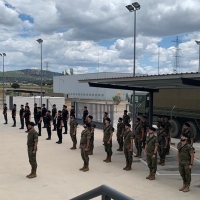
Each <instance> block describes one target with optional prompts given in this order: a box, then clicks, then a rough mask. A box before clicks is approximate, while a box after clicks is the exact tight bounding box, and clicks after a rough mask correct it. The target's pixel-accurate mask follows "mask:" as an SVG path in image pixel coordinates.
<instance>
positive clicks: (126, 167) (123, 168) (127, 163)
mask: <svg viewBox="0 0 200 200" xmlns="http://www.w3.org/2000/svg"><path fill="white" fill-rule="evenodd" d="M127 167H128V162H126V167H124V168H123V170H126V168H127Z"/></svg>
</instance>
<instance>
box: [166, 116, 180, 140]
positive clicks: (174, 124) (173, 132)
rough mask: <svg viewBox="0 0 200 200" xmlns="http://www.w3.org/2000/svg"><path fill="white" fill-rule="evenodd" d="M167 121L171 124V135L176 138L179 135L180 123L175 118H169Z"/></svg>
mask: <svg viewBox="0 0 200 200" xmlns="http://www.w3.org/2000/svg"><path fill="white" fill-rule="evenodd" d="M169 122H170V123H171V126H172V129H171V137H172V138H177V137H178V136H179V135H180V132H181V125H180V123H179V122H178V121H177V120H175V119H172V120H169Z"/></svg>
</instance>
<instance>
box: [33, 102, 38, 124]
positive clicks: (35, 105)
mask: <svg viewBox="0 0 200 200" xmlns="http://www.w3.org/2000/svg"><path fill="white" fill-rule="evenodd" d="M33 115H34V121H35V125H37V103H34V111H33Z"/></svg>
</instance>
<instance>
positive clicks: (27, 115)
mask: <svg viewBox="0 0 200 200" xmlns="http://www.w3.org/2000/svg"><path fill="white" fill-rule="evenodd" d="M24 118H25V124H26V128H27V131H25V132H26V133H28V123H29V122H30V120H31V112H30V108H29V106H26V107H25V113H24Z"/></svg>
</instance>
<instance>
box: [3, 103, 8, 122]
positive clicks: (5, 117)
mask: <svg viewBox="0 0 200 200" xmlns="http://www.w3.org/2000/svg"><path fill="white" fill-rule="evenodd" d="M7 111H8V108H7V104H6V103H4V106H3V116H4V119H5V123H4V124H7V123H8V116H7Z"/></svg>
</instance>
